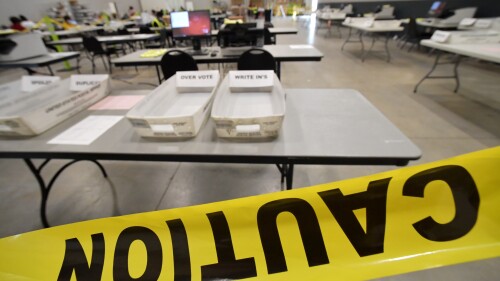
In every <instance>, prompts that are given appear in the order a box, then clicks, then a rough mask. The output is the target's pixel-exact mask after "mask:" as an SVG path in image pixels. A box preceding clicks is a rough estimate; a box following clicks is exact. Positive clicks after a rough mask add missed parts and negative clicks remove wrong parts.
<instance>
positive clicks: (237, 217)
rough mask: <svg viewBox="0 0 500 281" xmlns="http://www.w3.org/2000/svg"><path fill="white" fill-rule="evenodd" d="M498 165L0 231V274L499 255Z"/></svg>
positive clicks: (61, 275) (234, 275)
mask: <svg viewBox="0 0 500 281" xmlns="http://www.w3.org/2000/svg"><path fill="white" fill-rule="evenodd" d="M499 168H500V147H496V148H492V149H488V150H483V151H479V152H475V153H471V154H467V155H463V156H459V157H455V158H451V159H448V160H443V161H438V162H435V163H431V164H426V165H421V166H415V167H408V168H403V169H398V170H394V171H389V172H385V173H381V174H376V175H372V176H367V177H361V178H356V179H351V180H345V181H340V182H335V183H329V184H323V185H318V186H314V187H310V188H303V189H297V190H292V191H287V192H277V193H273V194H266V195H260V196H254V197H248V198H241V199H236V200H231V201H224V202H216V203H212V204H206V205H200V206H194V207H186V208H179V209H172V210H164V211H157V212H150V213H143V214H135V215H128V216H122V217H115V218H106V219H98V220H93V221H87V222H81V223H75V224H70V225H64V226H60V227H53V228H49V229H44V230H39V231H35V232H31V233H26V234H21V235H17V236H12V237H8V238H4V239H0V280H51V281H52V280H61V281H62V280H120V281H122V280H202V279H210V280H212V279H213V280H219V279H220V280H225V279H243V278H252V279H253V280H332V279H335V280H362V279H370V278H377V277H382V276H387V275H394V274H399V273H405V272H410V271H415V270H421V269H426V268H431V267H437V266H443V265H449V264H455V263H460V262H466V261H472V260H477V259H485V258H491V257H497V256H500V235H499V234H500V188H499V187H500V173H499V171H500V169H499ZM235 188H238V187H237V186H235Z"/></svg>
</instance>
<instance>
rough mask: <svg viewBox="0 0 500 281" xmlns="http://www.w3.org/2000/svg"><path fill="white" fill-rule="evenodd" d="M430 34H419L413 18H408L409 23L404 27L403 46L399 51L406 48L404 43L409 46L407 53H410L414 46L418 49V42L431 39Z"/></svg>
mask: <svg viewBox="0 0 500 281" xmlns="http://www.w3.org/2000/svg"><path fill="white" fill-rule="evenodd" d="M431 36H432V34H428V33H423V32H420V31H419V30H418V29H417V22H416V20H415V18H410V21H409V22H408V24H407V25H406V28H405V33H404V35H403V40H404V41H403V44H402V45H401V49H403V48H404V47H405V46H406V43H409V44H411V45H410V47H409V48H408V52H410V51H411V50H412V49H413V47H414V46H415V45H417V48H418V49H420V41H421V40H423V39H429V38H431Z"/></svg>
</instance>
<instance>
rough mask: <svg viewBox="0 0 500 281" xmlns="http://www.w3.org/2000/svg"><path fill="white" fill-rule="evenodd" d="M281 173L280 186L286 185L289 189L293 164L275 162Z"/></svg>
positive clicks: (291, 184) (291, 183)
mask: <svg viewBox="0 0 500 281" xmlns="http://www.w3.org/2000/svg"><path fill="white" fill-rule="evenodd" d="M276 167H278V170H279V171H280V173H281V186H282V188H283V185H285V186H286V189H287V190H291V189H292V186H293V164H276Z"/></svg>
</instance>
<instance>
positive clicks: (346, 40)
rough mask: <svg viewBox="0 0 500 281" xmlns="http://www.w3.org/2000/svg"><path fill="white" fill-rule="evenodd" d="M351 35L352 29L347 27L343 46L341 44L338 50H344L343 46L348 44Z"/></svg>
mask: <svg viewBox="0 0 500 281" xmlns="http://www.w3.org/2000/svg"><path fill="white" fill-rule="evenodd" d="M351 34H352V28H350V27H349V34H347V38H346V39H345V41H344V44H342V48H340V50H341V51H343V50H344V46H345V44H347V43H348V42H350V41H349V39H351Z"/></svg>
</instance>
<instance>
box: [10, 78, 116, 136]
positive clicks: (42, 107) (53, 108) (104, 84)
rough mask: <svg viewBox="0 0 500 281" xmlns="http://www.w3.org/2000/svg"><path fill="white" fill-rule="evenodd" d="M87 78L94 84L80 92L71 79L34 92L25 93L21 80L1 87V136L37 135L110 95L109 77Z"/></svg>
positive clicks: (56, 82)
mask: <svg viewBox="0 0 500 281" xmlns="http://www.w3.org/2000/svg"><path fill="white" fill-rule="evenodd" d="M74 76H79V75H74ZM86 77H87V78H88V79H91V80H93V81H94V85H88V86H85V87H82V88H81V89H79V90H77V91H72V90H71V89H72V87H71V86H72V85H71V79H70V78H68V79H64V80H61V81H55V82H53V83H51V84H49V85H46V86H42V87H39V88H37V89H35V90H33V91H23V90H22V82H21V80H18V81H14V82H11V83H8V84H4V85H1V86H0V135H1V136H32V135H38V134H40V133H43V132H44V131H46V130H48V129H49V128H51V127H53V126H55V125H57V124H58V123H60V122H62V121H64V120H66V119H67V118H69V117H71V116H73V115H75V114H76V113H78V112H80V111H82V110H84V109H86V108H87V107H89V106H90V105H92V104H94V103H95V102H97V101H99V100H100V99H102V98H104V97H105V96H107V95H108V93H109V90H110V87H109V76H108V75H86Z"/></svg>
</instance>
